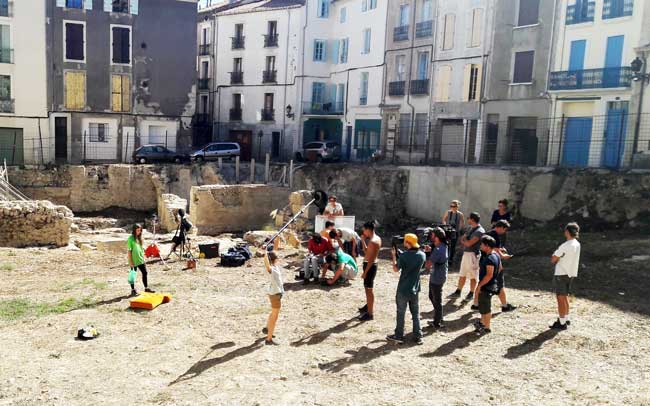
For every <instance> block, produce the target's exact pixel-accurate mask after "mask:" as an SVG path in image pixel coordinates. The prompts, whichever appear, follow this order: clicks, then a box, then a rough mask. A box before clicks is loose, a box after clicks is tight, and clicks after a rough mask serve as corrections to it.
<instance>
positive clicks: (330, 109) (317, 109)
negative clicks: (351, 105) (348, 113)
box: [302, 101, 343, 116]
mask: <svg viewBox="0 0 650 406" xmlns="http://www.w3.org/2000/svg"><path fill="white" fill-rule="evenodd" d="M302 114H310V115H315V116H340V115H343V102H325V103H322V102H310V101H307V102H302Z"/></svg>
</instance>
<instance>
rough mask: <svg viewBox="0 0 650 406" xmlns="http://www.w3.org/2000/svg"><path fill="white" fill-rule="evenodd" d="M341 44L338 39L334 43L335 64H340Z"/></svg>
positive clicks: (333, 60)
mask: <svg viewBox="0 0 650 406" xmlns="http://www.w3.org/2000/svg"><path fill="white" fill-rule="evenodd" d="M339 43H340V40H338V39H335V40H334V41H332V63H333V64H337V63H339Z"/></svg>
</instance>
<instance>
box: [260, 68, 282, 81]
mask: <svg viewBox="0 0 650 406" xmlns="http://www.w3.org/2000/svg"><path fill="white" fill-rule="evenodd" d="M277 73H278V71H277V70H265V71H262V83H275V82H276V76H277Z"/></svg>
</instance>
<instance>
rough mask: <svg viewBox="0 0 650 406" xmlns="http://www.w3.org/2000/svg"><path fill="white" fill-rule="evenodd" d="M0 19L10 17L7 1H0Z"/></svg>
mask: <svg viewBox="0 0 650 406" xmlns="http://www.w3.org/2000/svg"><path fill="white" fill-rule="evenodd" d="M0 17H10V15H9V0H0Z"/></svg>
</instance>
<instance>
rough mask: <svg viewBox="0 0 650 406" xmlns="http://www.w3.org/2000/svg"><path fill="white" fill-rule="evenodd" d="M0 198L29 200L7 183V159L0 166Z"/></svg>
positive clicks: (5, 199) (4, 199)
mask: <svg viewBox="0 0 650 406" xmlns="http://www.w3.org/2000/svg"><path fill="white" fill-rule="evenodd" d="M0 200H3V201H15V200H18V201H23V202H24V201H28V200H31V199H29V198H28V197H27V196H25V195H24V194H23V193H22V192H21V191H20V190H18V189H16V188H15V187H13V186H12V185H11V183H9V173H8V172H7V160H6V159H5V160H4V162H3V164H2V166H0Z"/></svg>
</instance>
